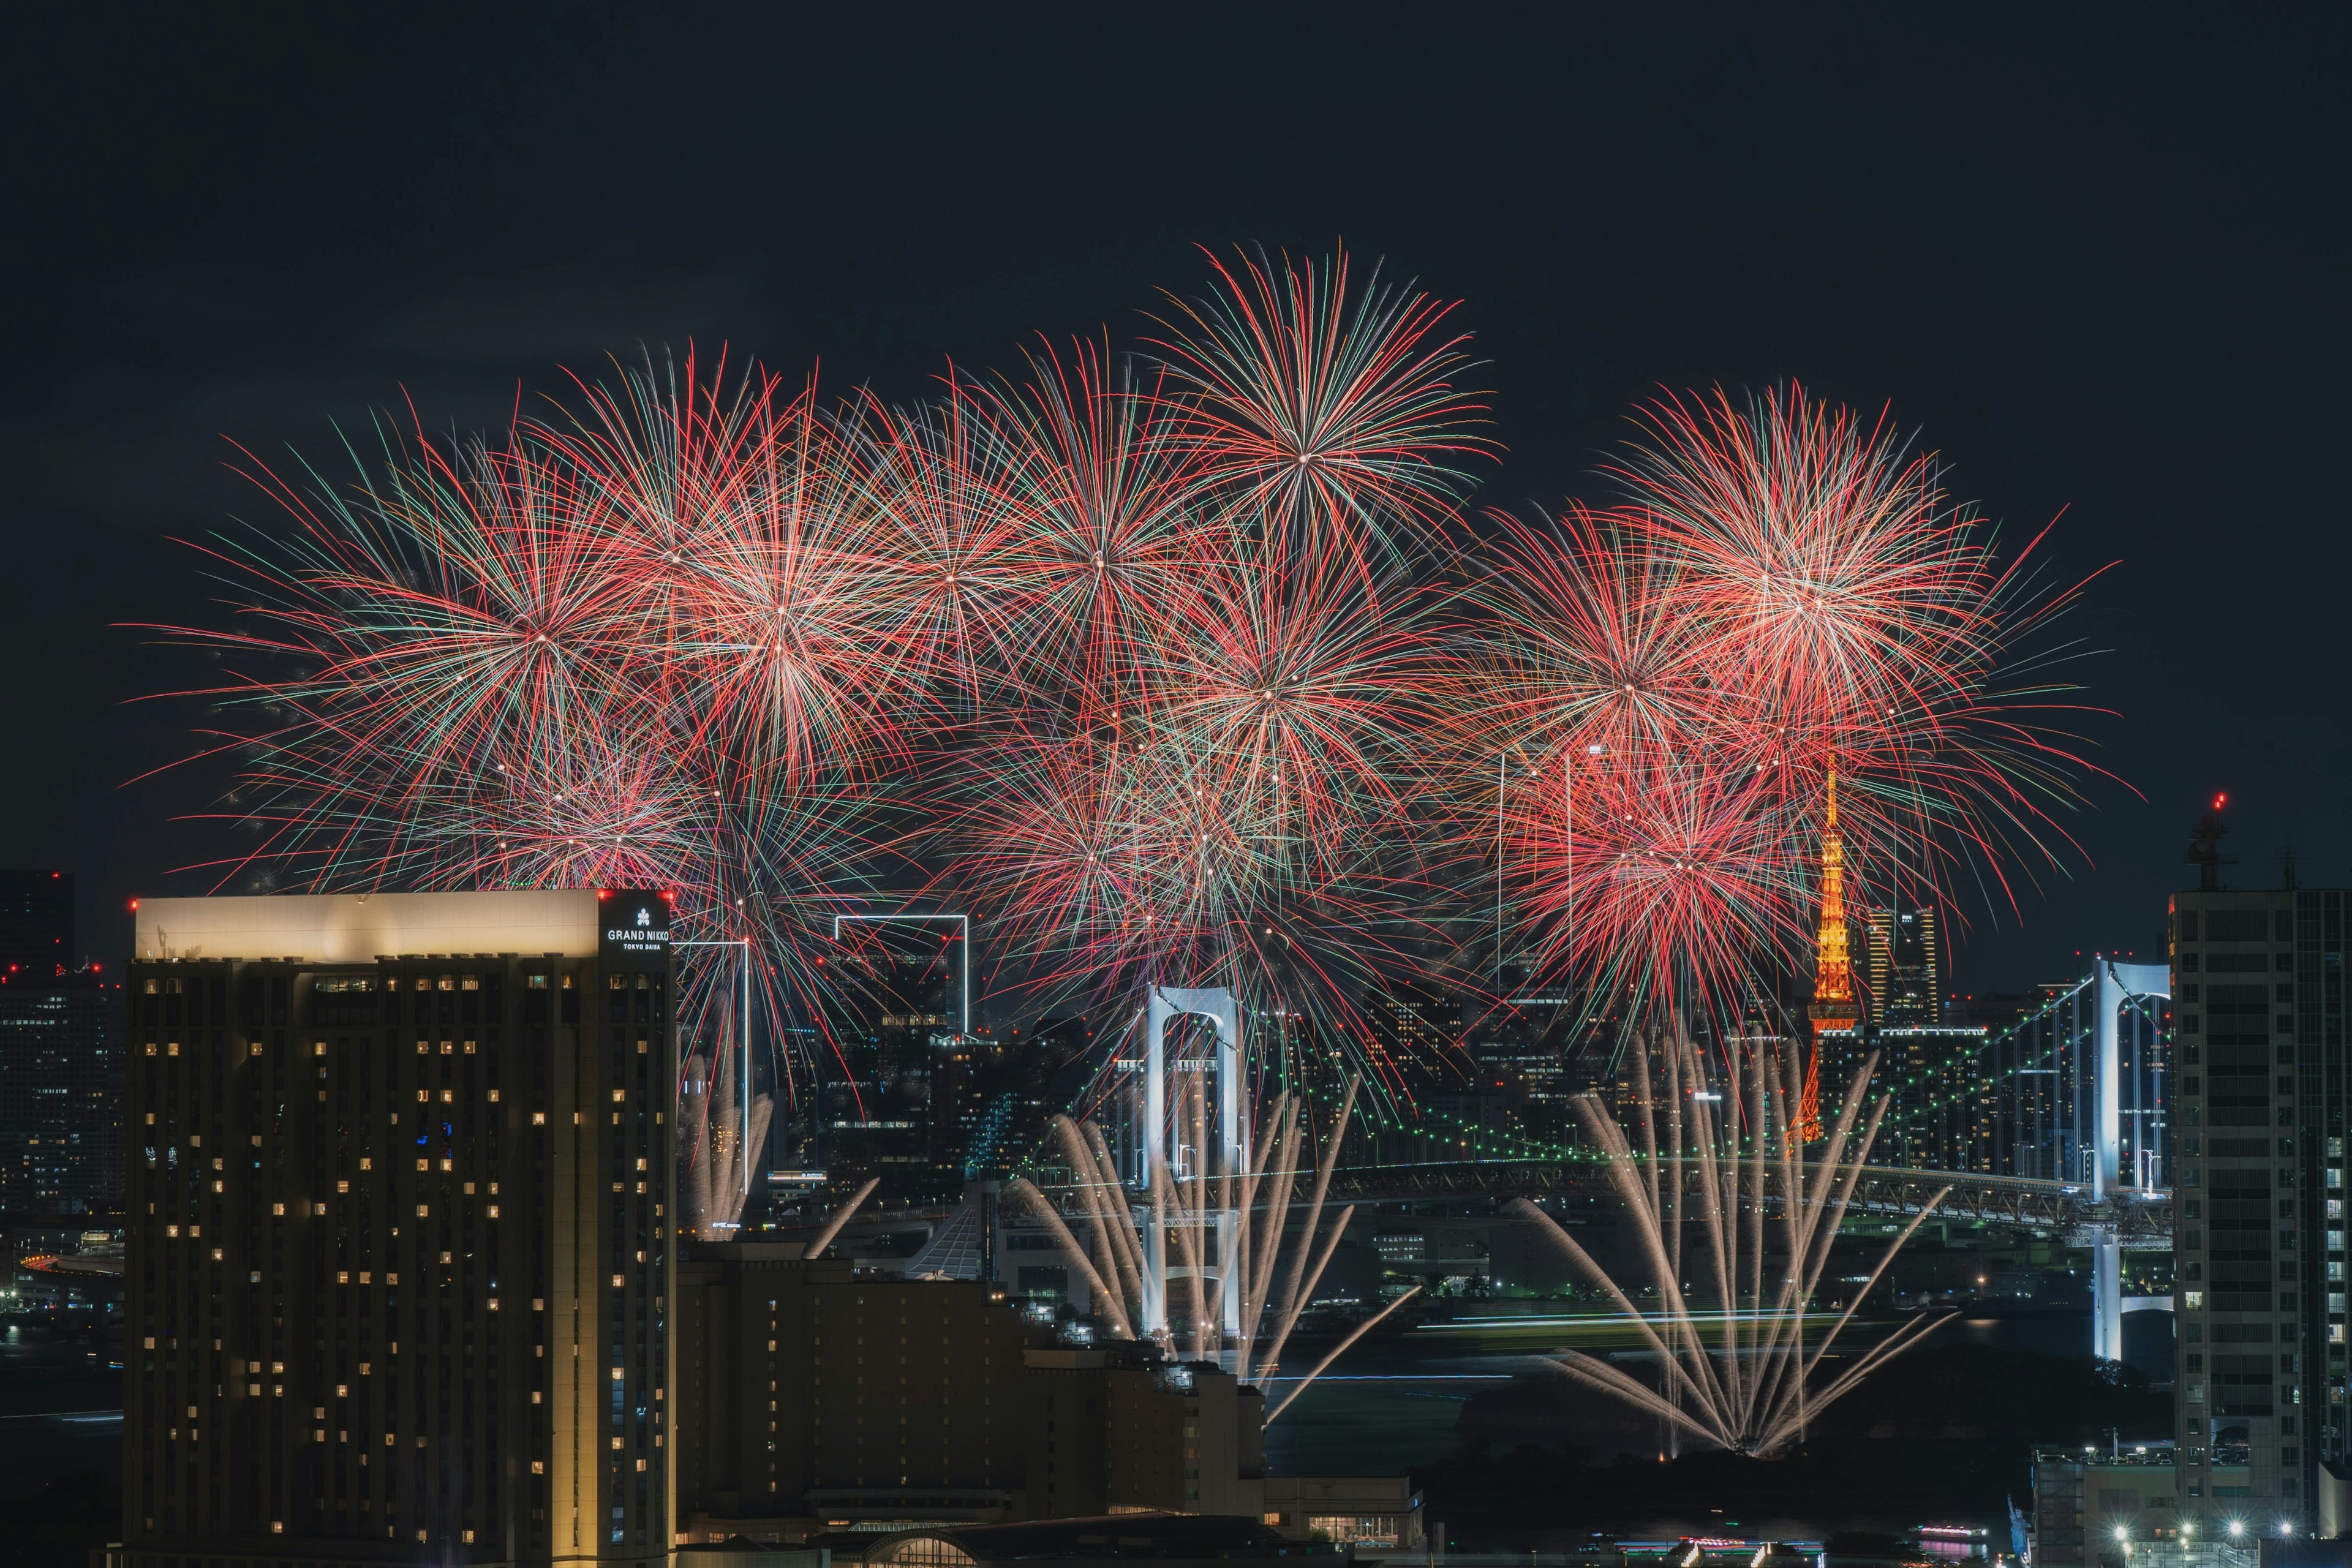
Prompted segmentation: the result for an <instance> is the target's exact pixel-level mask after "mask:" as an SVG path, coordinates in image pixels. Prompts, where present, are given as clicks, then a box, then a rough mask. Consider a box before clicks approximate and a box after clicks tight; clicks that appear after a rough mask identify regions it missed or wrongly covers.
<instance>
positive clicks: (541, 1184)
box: [109, 891, 677, 1568]
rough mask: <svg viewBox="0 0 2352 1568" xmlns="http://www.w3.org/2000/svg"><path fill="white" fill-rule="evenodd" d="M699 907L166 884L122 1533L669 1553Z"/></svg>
mask: <svg viewBox="0 0 2352 1568" xmlns="http://www.w3.org/2000/svg"><path fill="white" fill-rule="evenodd" d="M668 921H669V915H668V904H667V899H666V898H665V897H664V896H663V895H659V894H651V893H613V894H600V893H595V892H585V891H582V892H571V891H564V892H554V891H549V892H500V893H413V894H401V893H392V894H381V893H380V894H372V895H344V896H333V897H315V898H229V899H164V900H151V901H147V902H144V903H142V904H141V905H140V906H139V907H138V910H137V931H136V946H135V949H134V954H135V956H134V957H133V960H132V963H131V969H130V972H129V977H128V984H129V989H130V1000H131V1019H130V1041H129V1052H130V1058H129V1063H130V1071H129V1075H128V1077H129V1084H128V1090H129V1093H128V1110H129V1121H130V1126H129V1129H128V1131H130V1133H131V1139H130V1142H131V1145H132V1147H131V1160H130V1167H131V1169H130V1183H129V1194H128V1197H129V1203H128V1205H127V1206H128V1209H129V1224H128V1234H127V1241H128V1258H127V1266H126V1286H127V1290H128V1296H129V1306H128V1310H127V1317H126V1322H125V1352H126V1353H125V1359H126V1361H127V1363H128V1366H127V1368H126V1373H125V1380H124V1382H125V1387H124V1401H125V1411H124V1448H125V1463H124V1480H123V1508H124V1520H123V1531H124V1533H123V1545H122V1546H121V1547H120V1548H119V1549H113V1550H110V1552H109V1556H110V1559H111V1560H113V1561H112V1562H111V1564H110V1568H167V1565H168V1568H226V1565H227V1564H231V1563H252V1562H253V1561H255V1560H256V1559H257V1558H268V1559H274V1560H282V1561H288V1562H298V1561H310V1562H320V1561H340V1562H352V1561H375V1560H382V1561H394V1560H397V1561H403V1562H408V1561H423V1560H426V1559H430V1560H431V1561H434V1562H439V1563H469V1562H478V1563H552V1562H555V1561H571V1562H599V1563H656V1562H660V1561H663V1560H665V1559H666V1558H667V1554H668V1552H669V1550H670V1547H671V1545H672V1541H671V1534H672V1531H671V1517H672V1511H671V1510H672V1494H671V1485H672V1476H671V1468H670V1462H669V1461H670V1458H671V1454H672V1449H671V1447H669V1446H668V1445H667V1434H668V1426H667V1421H666V1419H665V1417H666V1414H667V1409H668V1403H667V1401H668V1392H669V1384H670V1382H671V1372H670V1328H669V1319H668V1307H669V1300H670V1297H671V1296H672V1294H673V1288H672V1284H671V1279H672V1274H673V1268H674V1260H673V1255H672V1247H671V1243H670V1239H669V1237H670V1235H671V1232H670V1226H671V1224H672V1223H673V1221H672V1216H673V1215H674V1214H675V1205H676V1197H675V1195H674V1194H673V1193H672V1192H671V1190H670V1189H671V1184H672V1182H673V1179H674V1177H673V1172H674V1170H675V1166H674V1163H673V1161H672V1157H671V1148H672V1131H673V1129H672V1128H671V1126H670V1125H669V1124H668V1117H667V1107H668V1105H669V1103H670V1094H671V1089H672V1085H673V1084H674V1082H675V1079H676V1075H677V1062H676V1059H675V1052H674V1049H673V1042H672V1028H671V1026H672V1020H673V1014H674V1011H675V1008H674V1000H673V995H674V987H673V979H672V973H671V961H670V952H669V929H668Z"/></svg>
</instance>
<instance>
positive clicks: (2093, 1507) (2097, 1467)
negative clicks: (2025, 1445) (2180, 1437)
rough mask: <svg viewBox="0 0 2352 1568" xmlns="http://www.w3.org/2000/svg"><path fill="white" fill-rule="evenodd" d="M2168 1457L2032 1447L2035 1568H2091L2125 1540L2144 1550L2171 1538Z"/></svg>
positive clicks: (2164, 1449)
mask: <svg viewBox="0 0 2352 1568" xmlns="http://www.w3.org/2000/svg"><path fill="white" fill-rule="evenodd" d="M2173 1457H2174V1456H2173V1450H2172V1449H2171V1447H2169V1446H2167V1445H2148V1446H2145V1447H2130V1448H2116V1447H2112V1446H2111V1447H2097V1446H2095V1445H2094V1446H2090V1447H2078V1448H2070V1447H2042V1448H2036V1449H2035V1450H2034V1451H2033V1563H2034V1568H2096V1565H2097V1563H2098V1562H2099V1560H2100V1557H2101V1555H2102V1554H2106V1555H2109V1556H2114V1555H2116V1554H2117V1552H2116V1549H2117V1548H2118V1547H2119V1546H2120V1545H2121V1544H2122V1543H2123V1542H2133V1543H2134V1544H2135V1545H2136V1547H2137V1549H2138V1550H2139V1551H2141V1552H2145V1551H2146V1550H2147V1546H2148V1545H2149V1543H2150V1542H2165V1541H2171V1540H2175V1539H2177V1538H2178V1536H2179V1527H2180V1521H2181V1518H2182V1515H2181V1512H2180V1509H2179V1503H2178V1500H2177V1499H2176V1496H2175V1485H2174V1480H2173V1474H2174V1467H2173ZM2235 1479H2237V1480H2239V1481H2242V1479H2243V1471H2242V1470H2240V1471H2239V1472H2237V1476H2236V1478H2235ZM2192 1533H2193V1532H2192Z"/></svg>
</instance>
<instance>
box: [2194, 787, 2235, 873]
mask: <svg viewBox="0 0 2352 1568" xmlns="http://www.w3.org/2000/svg"><path fill="white" fill-rule="evenodd" d="M2229 804H2230V796H2229V795H2228V793H2227V792H2226V791H2225V792H2223V793H2222V794H2220V795H2215V796H2214V797H2213V804H2212V805H2210V806H2208V807H2207V808H2206V811H2205V815H2204V816H2201V817H2200V818H2199V819H2198V822H2197V832H2196V835H2195V836H2194V837H2191V838H2190V839H2189V853H2188V855H2187V856H2186V857H2184V858H2186V859H2187V860H2188V862H2189V864H2190V865H2191V866H2194V867H2196V868H2197V889H2198V890H2199V891H2200V892H2205V893H2210V892H2215V891H2218V890H2219V889H2221V868H2222V867H2224V866H2234V865H2236V864H2237V863H2238V858H2237V857H2236V856H2235V855H2224V854H2222V853H2221V840H2222V838H2223V837H2225V836H2226V835H2227V834H2228V833H2229V831H2230V825H2229V824H2228V823H2226V822H2224V821H2222V820H2221V813H2222V810H2223V809H2224V808H2225V807H2227V806H2228V805H2229Z"/></svg>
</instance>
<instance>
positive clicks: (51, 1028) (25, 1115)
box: [0, 973, 122, 1217]
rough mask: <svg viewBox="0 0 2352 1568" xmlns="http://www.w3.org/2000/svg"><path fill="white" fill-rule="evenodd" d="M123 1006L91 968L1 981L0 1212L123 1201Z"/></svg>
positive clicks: (49, 1211) (113, 1206)
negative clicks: (42, 978) (56, 976)
mask: <svg viewBox="0 0 2352 1568" xmlns="http://www.w3.org/2000/svg"><path fill="white" fill-rule="evenodd" d="M121 1012H122V993H121V989H120V987H116V986H107V985H101V984H100V983H99V978H98V976H97V975H96V974H95V973H78V974H75V975H70V976H68V977H67V981H66V982H62V983H61V982H54V981H53V982H50V983H48V984H44V985H39V986H35V985H31V984H23V985H9V986H5V987H0V1211H5V1212H6V1213H9V1214H12V1215H39V1216H44V1217H46V1216H49V1215H110V1214H112V1213H114V1212H115V1211H116V1210H117V1209H118V1208H119V1207H120V1206H121V1202H122V1157H121V1152H122V1026H121Z"/></svg>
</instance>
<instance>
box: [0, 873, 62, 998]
mask: <svg viewBox="0 0 2352 1568" xmlns="http://www.w3.org/2000/svg"><path fill="white" fill-rule="evenodd" d="M74 954H75V947H74V879H73V875H72V873H70V872H68V871H0V986H6V985H23V984H41V985H46V984H49V983H50V982H52V981H55V980H58V979H60V978H62V977H63V976H65V975H67V974H68V973H71V972H72V971H73V970H74V969H75V968H76V967H78V966H77V964H76V962H75V957H74Z"/></svg>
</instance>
